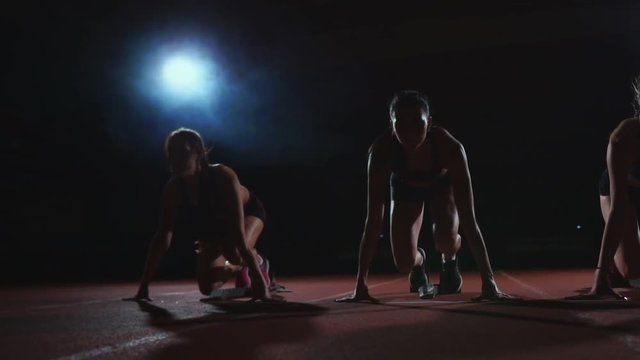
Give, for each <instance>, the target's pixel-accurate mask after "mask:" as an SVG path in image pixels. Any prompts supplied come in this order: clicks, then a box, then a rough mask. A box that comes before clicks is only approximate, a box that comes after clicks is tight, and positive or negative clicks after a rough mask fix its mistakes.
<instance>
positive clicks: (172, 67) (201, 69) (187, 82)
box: [162, 55, 208, 96]
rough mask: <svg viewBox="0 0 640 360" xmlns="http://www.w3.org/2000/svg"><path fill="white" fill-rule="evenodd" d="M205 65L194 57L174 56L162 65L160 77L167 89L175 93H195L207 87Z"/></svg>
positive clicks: (199, 92)
mask: <svg viewBox="0 0 640 360" xmlns="http://www.w3.org/2000/svg"><path fill="white" fill-rule="evenodd" d="M207 78H208V76H207V74H206V69H205V66H204V65H203V64H202V63H201V62H200V61H198V60H197V59H195V58H189V57H186V56H181V55H178V56H174V57H171V58H169V59H167V60H166V61H165V63H164V64H163V66H162V79H163V81H164V83H165V86H166V88H167V90H168V91H169V92H171V93H173V94H175V95H183V96H189V95H197V94H202V92H203V91H204V90H205V89H206V87H207V81H208V79H207Z"/></svg>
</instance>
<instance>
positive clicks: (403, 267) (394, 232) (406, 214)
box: [390, 200, 424, 274]
mask: <svg viewBox="0 0 640 360" xmlns="http://www.w3.org/2000/svg"><path fill="white" fill-rule="evenodd" d="M423 209H424V204H423V202H422V201H395V200H393V201H391V210H390V211H391V250H392V252H393V260H394V262H395V264H396V268H397V269H398V271H399V272H400V273H402V274H406V273H408V272H409V271H411V269H412V268H413V267H414V266H419V265H421V264H422V262H423V261H424V259H422V255H421V254H420V253H418V236H419V235H420V229H421V228H422V215H423Z"/></svg>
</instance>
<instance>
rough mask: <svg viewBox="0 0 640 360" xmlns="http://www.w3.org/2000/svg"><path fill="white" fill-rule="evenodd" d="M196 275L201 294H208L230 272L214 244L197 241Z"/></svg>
mask: <svg viewBox="0 0 640 360" xmlns="http://www.w3.org/2000/svg"><path fill="white" fill-rule="evenodd" d="M196 246H197V251H196V252H197V268H196V277H197V280H198V288H199V289H200V292H201V293H202V294H203V295H209V294H210V293H211V291H212V290H215V289H217V288H219V287H221V286H222V285H224V283H225V282H226V281H227V280H228V278H229V276H230V275H231V273H230V272H229V270H228V269H227V268H225V259H224V257H223V256H222V252H221V250H220V248H219V246H216V244H210V243H205V242H202V241H198V242H197V245H196Z"/></svg>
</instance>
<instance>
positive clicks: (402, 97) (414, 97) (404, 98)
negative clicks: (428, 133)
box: [389, 90, 430, 118]
mask: <svg viewBox="0 0 640 360" xmlns="http://www.w3.org/2000/svg"><path fill="white" fill-rule="evenodd" d="M407 105H408V106H417V107H419V108H420V109H421V110H422V111H424V112H425V113H426V114H427V117H428V116H429V115H430V114H429V100H428V99H427V96H426V95H424V94H422V93H421V92H419V91H416V90H402V91H399V92H397V93H396V94H395V95H393V98H391V102H390V103H389V118H393V114H394V113H395V112H396V111H398V109H399V108H400V107H402V106H407Z"/></svg>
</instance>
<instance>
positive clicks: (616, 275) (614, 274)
mask: <svg viewBox="0 0 640 360" xmlns="http://www.w3.org/2000/svg"><path fill="white" fill-rule="evenodd" d="M608 275H609V283H610V284H611V287H612V288H630V287H632V286H631V284H630V283H629V280H627V279H625V278H624V276H622V274H620V272H619V271H618V269H617V268H615V267H614V269H613V270H612V271H609V274H608Z"/></svg>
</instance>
